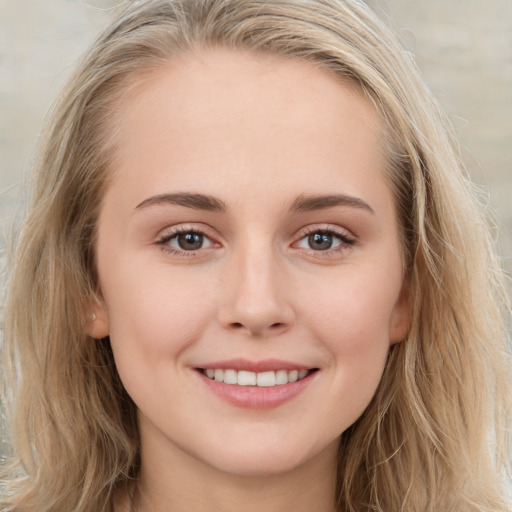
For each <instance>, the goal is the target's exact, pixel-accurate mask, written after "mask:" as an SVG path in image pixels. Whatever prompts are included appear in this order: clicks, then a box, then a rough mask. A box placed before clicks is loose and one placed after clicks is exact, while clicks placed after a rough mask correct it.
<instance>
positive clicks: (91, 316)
mask: <svg viewBox="0 0 512 512" xmlns="http://www.w3.org/2000/svg"><path fill="white" fill-rule="evenodd" d="M86 315H87V318H86V322H85V332H86V334H87V335H88V336H90V337H91V338H95V339H97V340H99V339H102V338H105V337H106V336H108V335H109V333H110V324H109V317H108V311H107V308H106V307H105V304H104V303H103V301H102V300H100V299H97V298H95V299H94V300H93V301H92V303H91V305H90V307H89V308H88V312H87V313H86Z"/></svg>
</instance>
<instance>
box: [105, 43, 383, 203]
mask: <svg viewBox="0 0 512 512" xmlns="http://www.w3.org/2000/svg"><path fill="white" fill-rule="evenodd" d="M119 112H120V114H119V118H118V126H116V132H117V149H118V151H117V153H118V160H117V163H116V165H115V166H114V183H115V181H116V180H115V175H116V174H117V175H118V177H121V175H122V176H123V180H124V179H125V178H126V177H127V176H129V175H130V176H132V177H133V176H135V175H137V174H138V175H141V173H143V175H144V178H145V179H144V181H143V182H141V183H140V184H139V188H138V191H137V192H140V193H142V190H143V189H145V188H148V187H150V186H151V184H153V185H154V186H155V189H159V190H146V191H145V193H146V194H147V195H149V194H150V193H157V192H161V191H162V190H163V189H164V188H166V187H167V188H168V187H174V188H178V189H179V188H187V189H189V188H190V184H191V183H194V182H195V183H196V184H197V183H201V184H202V185H203V186H204V187H206V188H208V187H211V186H213V185H219V186H220V188H221V189H222V188H223V189H224V190H225V189H226V187H228V188H229V186H230V185H231V184H233V186H235V184H236V186H237V187H241V186H242V187H253V186H254V185H255V183H256V182H258V181H261V182H263V183H265V184H266V185H267V186H268V185H269V184H271V183H272V184H273V185H274V186H277V185H278V183H277V182H276V178H280V179H281V181H282V184H283V185H285V186H286V187H288V188H292V185H293V183H292V182H290V181H289V180H290V178H293V179H294V180H297V181H298V182H300V179H301V178H302V177H304V176H306V177H307V178H309V180H310V181H311V177H316V178H318V181H319V182H320V181H321V180H320V177H321V176H320V175H321V173H322V171H333V172H331V173H330V178H329V180H330V182H332V183H331V185H332V186H336V185H337V184H336V183H334V182H333V178H336V179H334V181H340V180H341V181H343V173H342V172H339V173H337V172H334V171H338V170H342V169H359V171H362V170H363V168H366V169H367V170H368V171H369V172H368V176H366V178H365V179H366V180H369V181H370V182H372V181H374V178H375V175H376V173H377V174H382V170H383V167H384V165H383V155H382V137H381V122H380V118H379V115H378V114H377V112H376V111H375V109H374V107H373V105H372V104H371V103H370V102H369V101H368V100H367V99H366V98H365V97H364V95H363V94H362V93H361V92H360V91H359V90H358V89H357V88H356V86H355V85H353V84H351V83H349V82H347V81H345V80H343V79H341V78H340V77H337V76H334V75H333V74H332V73H331V72H328V71H326V70H322V69H320V68H319V67H318V66H316V65H315V64H313V63H311V62H308V61H305V60H300V59H285V58H282V57H277V56H273V55H268V54H261V53H252V52H246V51H233V50H226V49H207V50H201V51H197V52H195V53H194V54H186V55H182V56H181V57H176V58H174V59H172V60H170V61H169V62H168V63H167V64H166V65H165V66H163V67H162V68H161V69H159V70H157V71H154V72H153V73H151V74H149V75H145V76H144V77H142V79H140V80H139V81H136V82H134V85H133V86H132V87H131V88H130V91H129V94H126V95H125V96H124V97H123V99H122V102H121V104H120V108H119ZM359 174H361V176H360V177H361V179H363V178H364V176H363V174H364V173H361V172H359ZM283 176H284V181H283V180H282V179H283ZM212 177H214V178H215V179H214V180H211V178H212ZM287 180H288V181H287ZM222 181H224V182H223V183H222ZM330 182H329V181H327V182H325V183H327V185H326V186H329V183H330ZM308 186H311V183H310V184H309V185H308ZM319 186H320V185H319ZM346 186H349V187H350V184H348V185H347V184H345V187H346ZM206 192H208V193H210V192H212V193H214V192H216V191H215V190H211V191H210V190H207V191H206ZM319 192H323V191H319ZM348 192H350V190H349V191H348ZM134 200H135V199H134Z"/></svg>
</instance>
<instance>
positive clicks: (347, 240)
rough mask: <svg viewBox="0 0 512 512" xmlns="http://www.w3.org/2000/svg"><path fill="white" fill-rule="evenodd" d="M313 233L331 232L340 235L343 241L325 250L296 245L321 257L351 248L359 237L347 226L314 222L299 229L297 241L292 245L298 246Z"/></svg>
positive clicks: (334, 254)
mask: <svg viewBox="0 0 512 512" xmlns="http://www.w3.org/2000/svg"><path fill="white" fill-rule="evenodd" d="M313 233H330V234H332V235H334V236H335V237H338V238H339V239H340V241H341V243H340V244H339V245H337V246H335V247H333V248H329V249H326V250H323V251H322V250H314V249H306V248H302V247H296V248H297V249H299V250H301V251H303V252H307V253H308V254H311V255H313V256H315V257H319V258H321V257H329V256H337V255H339V253H342V252H345V251H346V250H347V249H349V248H351V247H352V246H353V245H354V244H355V243H356V242H357V237H356V236H355V235H354V234H353V233H352V232H351V231H349V230H348V229H346V228H342V227H340V226H335V225H332V224H312V225H309V226H306V227H304V228H302V229H301V230H299V232H298V234H297V236H296V237H295V241H294V242H293V243H292V247H294V246H297V244H298V243H299V242H300V241H302V240H303V239H304V238H306V237H307V236H309V235H311V234H313Z"/></svg>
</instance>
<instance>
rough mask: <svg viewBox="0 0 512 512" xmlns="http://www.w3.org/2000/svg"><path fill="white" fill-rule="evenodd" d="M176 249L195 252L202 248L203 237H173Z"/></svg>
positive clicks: (200, 235) (195, 235)
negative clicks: (176, 245)
mask: <svg viewBox="0 0 512 512" xmlns="http://www.w3.org/2000/svg"><path fill="white" fill-rule="evenodd" d="M175 239H176V242H177V244H178V247H179V248H180V249H182V250H183V251H197V250H198V249H201V248H202V247H203V243H204V235H202V234H200V233H180V234H179V235H176V237H175Z"/></svg>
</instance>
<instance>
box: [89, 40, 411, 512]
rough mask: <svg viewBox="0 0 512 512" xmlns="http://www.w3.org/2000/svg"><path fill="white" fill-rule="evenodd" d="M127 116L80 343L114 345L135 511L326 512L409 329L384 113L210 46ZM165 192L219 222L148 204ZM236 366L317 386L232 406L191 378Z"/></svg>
mask: <svg viewBox="0 0 512 512" xmlns="http://www.w3.org/2000/svg"><path fill="white" fill-rule="evenodd" d="M121 112H122V114H121V119H120V123H119V125H118V126H117V129H118V130H119V132H118V133H119V135H118V139H117V145H118V159H117V163H116V166H115V169H114V170H113V178H112V181H111V183H110V185H109V188H108V190H107V191H106V195H105V197H104V201H103V205H102V210H101V214H100V218H99V225H98V244H97V264H98V273H99V283H100V287H101V289H100V290H99V295H100V297H101V301H100V303H99V304H94V305H93V306H92V310H93V311H94V313H95V315H96V319H95V320H94V321H93V322H92V323H91V324H90V328H89V329H90V332H89V334H91V335H92V336H94V337H96V338H101V337H104V336H106V335H109V336H110V339H111V343H112V347H113V351H114V355H115V359H116V364H117V368H118V371H119V374H120V376H121V378H122V380H123V383H124V385H125V387H126V389H127V391H128V392H129V394H130V395H131V396H132V398H133V400H134V401H135V403H136V405H137V406H138V409H139V424H140V433H141V443H142V471H141V476H140V481H139V484H138V487H137V493H136V496H135V501H136V506H137V510H138V511H139V512H144V511H149V510H150V511H152V512H160V511H161V512H163V511H168V510H171V509H172V510H173V512H174V511H176V512H179V511H185V510H187V511H189V510H194V511H199V512H200V511H203V510H209V511H211V510H219V511H224V512H229V511H232V510H233V511H234V510H237V511H238V510H244V511H253V510H254V511H256V510H265V511H283V510H294V511H308V512H310V511H311V510H322V511H329V510H334V505H333V503H332V497H333V495H334V486H335V476H334V475H335V471H336V451H337V448H338V443H339V439H340V435H341V434H342V432H343V431H344V430H345V429H346V428H347V427H348V426H350V425H351V424H352V423H353V422H354V421H355V420H356V419H357V418H358V417H359V416H360V415H361V414H362V412H363V411H364V409H365V408H366V407H367V405H368V404H369V402H370V400H371V398H372V396H373V395H374V393H375V390H376V388H377V386H378V383H379V380H380V378H381V375H382V372H383V369H384V366H385V362H386V358H387V354H388V351H389V347H390V345H391V344H393V343H397V342H399V341H401V340H402V339H403V337H404V336H405V333H406V331H407V328H408V323H409V309H408V306H407V294H406V291H405V290H406V286H405V285H404V283H403V278H402V265H401V254H400V244H399V234H398V226H397V219H396V214H395V207H394V202H393V196H392V193H391V190H390V188H389V186H388V183H387V181H386V178H385V175H384V169H385V156H384V152H383V150H382V143H381V123H380V120H379V116H378V115H377V113H376V112H375V111H374V109H373V107H372V106H371V104H370V103H369V102H368V101H367V100H366V99H365V98H364V97H363V96H362V95H361V94H360V93H359V92H358V91H357V90H355V89H354V88H353V87H352V86H350V85H348V84H347V83H344V82H343V81H340V80H339V79H338V78H334V77H333V76H331V75H329V74H327V72H325V71H321V70H319V69H318V68H316V67H315V66H314V65H313V64H311V63H308V62H304V61H300V60H284V59H281V58H276V57H272V56H268V55H259V54H251V53H245V52H233V51H227V50H219V49H216V50H203V51H202V52H200V53H199V54H196V55H194V56H191V55H187V56H186V57H184V58H182V59H175V60H173V61H172V62H171V63H170V64H169V65H168V66H167V67H165V68H163V69H161V70H159V71H158V73H155V74H154V75H153V76H151V77H150V78H147V79H145V80H144V82H141V84H139V86H138V87H137V88H135V89H134V90H133V91H132V92H131V93H130V96H129V97H127V98H126V99H125V101H124V105H123V106H122V109H121ZM176 193H193V194H203V195H208V196H211V197H213V198H215V200H216V201H217V202H219V203H220V202H221V203H222V206H223V210H222V211H212V210H209V209H205V208H204V205H202V206H203V207H200V206H201V205H197V204H196V205H193V207H191V205H190V204H189V205H188V206H187V205H184V204H174V203H172V202H169V201H163V200H156V199H154V198H155V197H158V196H161V195H162V194H176ZM334 194H335V195H337V199H336V200H335V201H331V202H330V203H329V202H326V201H325V200H316V201H312V202H309V203H308V202H307V201H304V199H305V198H310V197H312V196H315V197H316V196H322V197H323V196H326V195H330V196H332V195H334ZM340 196H343V197H342V199H343V200H341V201H340V200H339V198H340ZM347 197H349V198H350V199H349V200H347ZM152 198H153V199H152ZM301 201H302V203H301ZM182 202H183V201H182ZM332 203H336V204H332ZM217 206H218V205H217ZM176 228H179V229H182V230H184V231H187V230H189V231H190V230H191V229H193V230H194V231H197V232H200V233H204V238H203V242H202V244H203V245H202V246H201V247H200V248H199V249H198V250H195V251H188V250H187V251H185V250H183V248H180V246H179V243H178V242H179V240H178V238H177V237H176V236H174V238H171V237H172V236H173V234H175V231H174V230H175V229H176ZM318 232H321V233H323V234H327V236H328V240H330V241H331V242H332V247H331V248H329V249H327V250H319V249H318V246H316V245H313V246H312V245H311V238H309V235H310V234H311V233H318ZM329 233H331V234H329ZM165 237H167V239H166V240H165V241H162V240H163V239H165ZM329 237H330V238H329ZM240 357H243V358H246V359H249V360H252V361H260V360H264V359H280V360H286V361H291V362H293V363H296V364H301V365H305V366H307V367H308V368H317V369H318V371H316V372H315V373H314V375H313V378H311V380H310V382H309V383H308V385H307V386H306V387H305V388H304V389H303V391H302V392H301V393H300V394H298V395H297V396H295V397H294V398H293V399H291V400H288V401H287V402H285V403H284V404H282V405H280V406H278V407H272V408H270V409H265V410H251V409H244V408H240V407H237V406H234V405H233V404H231V403H228V402H227V401H225V400H223V399H222V398H219V397H218V396H217V395H215V394H213V393H212V392H211V391H210V390H209V389H208V387H207V386H205V385H204V382H203V378H202V377H201V376H200V375H199V373H198V372H197V370H196V368H197V366H198V365H204V364H205V363H208V362H212V361H219V360H225V359H231V358H240ZM127 509H128V501H127V497H126V495H125V494H121V495H120V496H119V497H118V501H117V504H116V510H118V511H121V510H127Z"/></svg>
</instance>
